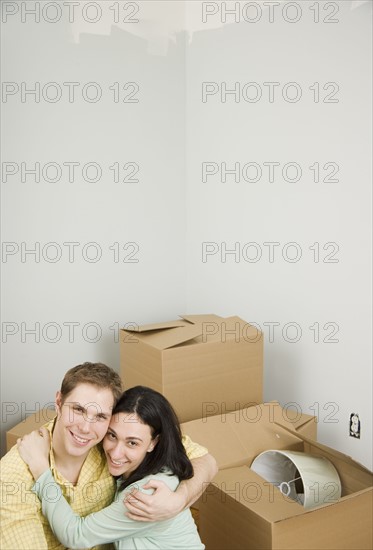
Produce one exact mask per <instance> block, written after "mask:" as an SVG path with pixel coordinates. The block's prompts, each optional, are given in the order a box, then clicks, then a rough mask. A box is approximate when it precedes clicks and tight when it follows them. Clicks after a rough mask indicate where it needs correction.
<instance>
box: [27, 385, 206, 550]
mask: <svg viewBox="0 0 373 550" xmlns="http://www.w3.org/2000/svg"><path fill="white" fill-rule="evenodd" d="M40 435H42V436H43V437H40ZM49 445H50V443H49V433H48V431H47V430H45V429H44V428H42V429H41V430H40V431H39V432H33V433H32V434H30V435H29V436H26V437H25V438H23V440H19V441H18V449H19V452H20V455H21V456H22V458H23V460H24V461H25V462H26V463H27V464H28V466H29V468H30V470H31V473H32V475H33V476H34V478H35V479H36V480H37V481H36V483H35V485H34V487H33V490H34V492H35V493H36V494H37V495H38V496H39V498H40V500H41V501H42V509H43V514H44V515H46V517H47V518H48V521H49V523H50V525H51V528H52V530H53V532H54V534H55V535H56V537H57V538H58V539H59V540H60V542H61V543H62V544H63V545H64V546H66V547H67V548H89V547H92V546H95V545H98V544H105V543H109V542H115V547H116V548H118V549H124V548H125V549H126V550H130V549H134V548H141V549H144V550H145V549H150V548H151V549H155V548H158V549H162V550H166V549H172V550H173V549H177V548H184V549H185V548H188V550H203V549H204V545H203V544H202V542H201V540H200V538H199V535H198V532H197V529H196V526H195V523H194V521H193V518H192V515H191V513H190V510H189V509H186V510H183V511H182V512H181V513H180V514H178V515H177V516H175V517H174V518H172V519H169V520H165V521H160V522H153V523H147V522H141V521H134V520H131V519H130V518H128V517H127V516H126V514H125V505H123V502H122V501H123V497H124V494H123V493H124V491H126V492H127V491H130V490H132V489H134V488H136V489H140V490H141V491H144V492H149V491H148V490H145V489H143V488H142V487H143V486H144V485H146V483H147V482H148V481H149V479H150V478H151V479H159V480H161V481H164V482H165V483H166V484H167V485H168V486H169V487H170V489H172V490H173V491H175V490H176V488H177V486H178V484H179V482H180V481H182V480H184V479H189V478H191V477H192V476H193V467H192V464H191V462H190V461H189V459H188V457H187V455H186V453H185V450H184V446H183V444H182V441H181V431H180V426H179V421H178V419H177V416H176V414H175V412H174V410H173V408H172V407H171V405H170V403H169V402H168V401H167V399H165V397H163V395H161V394H160V393H158V392H156V391H154V390H152V389H151V388H146V387H144V386H136V387H134V388H131V389H129V390H127V391H125V392H124V393H123V395H122V397H121V398H120V399H119V401H118V403H117V405H116V406H115V408H114V410H113V416H112V418H111V421H110V425H109V428H108V432H107V434H106V436H105V438H104V440H103V449H104V452H105V455H106V459H107V463H108V468H109V471H110V473H111V474H112V475H113V476H115V477H116V478H117V494H116V498H115V499H114V502H113V503H112V504H111V505H110V506H108V507H106V508H104V509H103V510H101V511H99V512H95V513H93V514H90V515H88V516H86V517H84V518H81V517H80V516H78V515H76V514H74V512H73V511H72V509H71V507H70V505H69V504H68V503H67V501H66V499H65V498H64V497H63V495H62V494H61V489H60V487H59V486H58V485H57V484H56V482H55V481H54V478H53V475H52V472H51V470H50V468H49V461H48V453H49ZM88 493H89V494H88ZM87 498H99V495H95V491H94V487H90V488H87Z"/></svg>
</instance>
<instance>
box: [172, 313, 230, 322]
mask: <svg viewBox="0 0 373 550" xmlns="http://www.w3.org/2000/svg"><path fill="white" fill-rule="evenodd" d="M179 317H181V318H182V319H185V321H188V323H193V324H196V323H199V324H201V323H206V322H209V321H223V317H219V315H215V314H214V313H207V314H201V315H179Z"/></svg>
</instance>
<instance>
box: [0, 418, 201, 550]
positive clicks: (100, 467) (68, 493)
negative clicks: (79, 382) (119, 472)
mask: <svg viewBox="0 0 373 550" xmlns="http://www.w3.org/2000/svg"><path fill="white" fill-rule="evenodd" d="M54 422H55V420H52V421H51V422H49V423H48V424H46V426H45V427H46V428H47V429H48V430H49V431H50V432H52V430H53V426H54ZM183 443H184V447H185V449H186V451H187V454H188V456H189V458H190V459H191V460H192V459H193V458H198V457H201V456H203V455H204V454H206V453H207V449H205V448H204V447H201V446H199V445H198V444H196V443H193V442H192V441H191V440H190V438H189V437H188V436H184V437H183ZM49 457H50V466H51V470H52V473H53V476H54V478H55V480H56V481H57V483H58V484H59V485H60V487H61V489H62V492H63V494H64V496H65V497H66V499H67V501H68V502H69V503H70V505H71V507H72V509H73V510H74V512H75V513H76V514H78V515H80V516H86V515H88V514H91V513H92V512H97V511H98V510H101V508H104V507H105V506H108V505H109V504H110V503H111V502H112V500H113V497H114V492H115V484H114V480H113V478H112V476H111V475H110V473H109V471H108V469H107V466H106V459H105V455H104V452H103V451H102V448H101V446H100V445H97V446H96V447H94V448H93V449H91V450H90V452H89V453H88V456H87V458H86V459H85V462H84V464H83V467H82V469H81V472H80V474H79V479H78V483H77V484H76V485H73V484H72V483H70V482H69V481H67V480H66V479H65V478H64V477H63V476H62V475H61V474H60V473H59V472H58V470H56V467H55V462H54V454H53V450H52V448H51V450H50V454H49ZM0 480H1V483H0V486H1V496H0V498H1V512H0V529H1V531H0V533H1V536H0V548H1V550H63V549H64V546H62V545H61V544H60V543H59V541H58V540H57V539H56V538H55V536H54V535H53V532H52V530H51V528H50V527H49V523H48V521H47V519H46V518H45V517H44V516H43V514H42V511H41V502H40V501H39V499H38V498H37V496H36V495H35V493H34V492H33V491H31V488H32V486H33V485H34V479H33V477H32V475H31V473H30V471H29V469H28V467H27V466H26V464H25V463H24V462H23V460H22V458H21V457H20V455H19V453H18V449H17V446H16V445H15V446H14V447H13V448H12V449H11V450H10V451H9V452H8V453H7V454H6V455H5V456H4V457H3V458H2V459H1V461H0ZM48 496H49V498H53V495H48ZM123 513H124V510H123ZM101 548H102V547H101ZM104 548H107V549H108V548H112V546H111V545H105V547H104Z"/></svg>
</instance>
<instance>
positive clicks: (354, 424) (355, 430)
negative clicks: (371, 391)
mask: <svg viewBox="0 0 373 550" xmlns="http://www.w3.org/2000/svg"><path fill="white" fill-rule="evenodd" d="M350 437H355V438H356V439H360V418H359V415H358V414H357V413H351V414H350Z"/></svg>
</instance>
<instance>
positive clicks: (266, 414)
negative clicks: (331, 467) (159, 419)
mask: <svg viewBox="0 0 373 550" xmlns="http://www.w3.org/2000/svg"><path fill="white" fill-rule="evenodd" d="M274 422H276V423H278V424H280V425H283V426H284V427H287V428H290V429H291V430H294V431H296V432H297V433H301V434H303V435H306V436H307V437H310V438H312V439H315V440H316V439H317V419H316V417H315V416H311V415H309V414H303V413H302V412H300V411H296V410H293V409H286V410H285V409H283V408H282V407H281V405H280V404H279V403H278V402H277V401H271V402H269V403H262V404H260V405H256V406H254V407H250V408H246V409H240V410H237V411H234V412H231V413H228V414H225V413H222V414H220V415H216V416H210V417H208V418H204V419H199V420H192V421H191V422H185V423H183V424H181V429H182V431H183V433H185V434H186V435H189V437H191V438H192V440H193V441H196V442H197V443H200V444H201V445H204V446H206V447H207V448H208V450H209V452H210V454H212V456H213V457H214V458H215V459H216V461H217V464H218V467H219V469H224V468H227V467H229V466H231V465H232V464H234V465H241V464H246V461H247V451H246V448H245V447H241V442H240V439H241V435H242V434H244V433H246V434H247V433H248V430H251V433H252V434H253V435H254V434H256V435H257V436H258V437H260V431H261V430H262V429H263V428H264V427H265V426H268V424H271V423H274ZM237 424H238V425H237ZM252 425H253V427H252ZM216 433H219V434H220V435H219V437H216ZM226 441H228V442H229V443H227V444H225V443H224V442H226ZM245 441H246V439H245V438H243V440H242V444H243V445H244V442H245ZM232 443H233V446H234V448H233V452H232ZM240 450H241V451H242V452H240ZM202 498H203V497H201V498H199V499H198V500H197V501H196V502H195V503H194V504H193V508H194V509H195V510H199V506H200V502H201V499H202ZM198 525H199V512H198Z"/></svg>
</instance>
